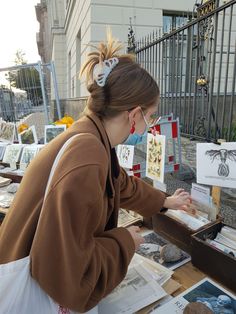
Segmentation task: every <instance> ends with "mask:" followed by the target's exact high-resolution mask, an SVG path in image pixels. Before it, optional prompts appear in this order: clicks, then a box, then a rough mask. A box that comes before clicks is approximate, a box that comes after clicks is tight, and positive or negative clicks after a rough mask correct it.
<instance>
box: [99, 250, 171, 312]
mask: <svg viewBox="0 0 236 314" xmlns="http://www.w3.org/2000/svg"><path fill="white" fill-rule="evenodd" d="M146 265H148V267H146ZM152 269H153V268H152V266H151V264H146V263H145V262H144V261H143V260H142V259H139V257H137V256H135V257H134V260H133V261H132V262H131V264H130V266H129V269H128V273H127V275H126V277H125V279H124V280H123V281H122V282H121V283H120V285H119V286H118V287H116V288H115V289H114V290H113V292H112V293H110V294H109V295H108V296H107V297H106V298H104V299H103V300H102V301H101V302H100V304H99V313H103V314H111V313H112V314H118V313H123V314H124V313H125V314H131V313H135V312H136V311H138V310H140V309H142V308H143V307H145V306H147V305H149V304H151V303H153V302H155V301H157V300H160V299H162V298H163V297H165V296H167V293H166V292H165V290H164V289H163V288H162V287H161V285H160V284H158V281H159V280H160V278H161V276H160V273H158V271H157V272H156V271H153V270H152Z"/></svg>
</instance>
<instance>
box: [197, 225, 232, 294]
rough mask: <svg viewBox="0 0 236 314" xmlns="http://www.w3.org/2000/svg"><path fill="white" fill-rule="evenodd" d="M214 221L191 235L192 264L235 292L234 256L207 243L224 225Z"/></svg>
mask: <svg viewBox="0 0 236 314" xmlns="http://www.w3.org/2000/svg"><path fill="white" fill-rule="evenodd" d="M224 225H225V224H223V223H222V222H219V221H218V222H215V223H214V224H212V225H211V226H208V227H207V228H205V229H204V230H201V231H199V232H196V233H194V234H193V235H192V236H191V256H192V264H193V265H194V266H196V267H197V268H199V269H200V270H201V271H203V272H204V273H206V274H207V275H209V276H211V277H212V278H214V279H216V280H218V281H219V282H220V283H222V284H224V285H225V286H227V287H228V288H229V289H231V290H232V291H234V292H235V293H236V274H235V270H236V258H235V257H233V256H231V255H230V254H226V253H224V252H222V251H220V250H218V249H216V248H214V247H212V246H211V245H210V244H208V243H207V242H206V241H205V239H207V238H209V239H211V240H213V239H214V238H215V237H216V234H217V233H218V232H219V231H220V230H221V228H222V227H223V226H224Z"/></svg>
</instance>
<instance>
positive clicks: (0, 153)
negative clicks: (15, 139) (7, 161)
mask: <svg viewBox="0 0 236 314" xmlns="http://www.w3.org/2000/svg"><path fill="white" fill-rule="evenodd" d="M7 145H8V143H3V142H2V143H0V160H3V156H4V153H5V150H6V147H7Z"/></svg>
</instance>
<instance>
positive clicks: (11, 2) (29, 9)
mask: <svg viewBox="0 0 236 314" xmlns="http://www.w3.org/2000/svg"><path fill="white" fill-rule="evenodd" d="M37 3H40V0H7V1H1V2H0V68H3V67H9V66H13V65H14V59H15V54H16V51H17V50H18V49H21V50H22V51H23V52H25V59H26V60H27V62H28V63H36V62H37V61H39V60H40V57H39V55H38V49H37V43H36V33H37V32H38V31H39V23H38V21H37V19H36V14H35V5H36V4H37Z"/></svg>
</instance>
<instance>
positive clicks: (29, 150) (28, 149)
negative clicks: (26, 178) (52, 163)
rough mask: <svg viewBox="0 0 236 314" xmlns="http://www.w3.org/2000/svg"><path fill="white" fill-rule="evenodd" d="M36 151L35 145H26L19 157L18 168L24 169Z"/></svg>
mask: <svg viewBox="0 0 236 314" xmlns="http://www.w3.org/2000/svg"><path fill="white" fill-rule="evenodd" d="M37 153H38V146H37V145H26V146H25V147H24V148H23V151H22V155H21V159H20V169H22V170H25V169H26V167H27V166H28V165H29V163H30V162H31V160H32V159H34V157H35V156H36V154H37Z"/></svg>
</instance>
